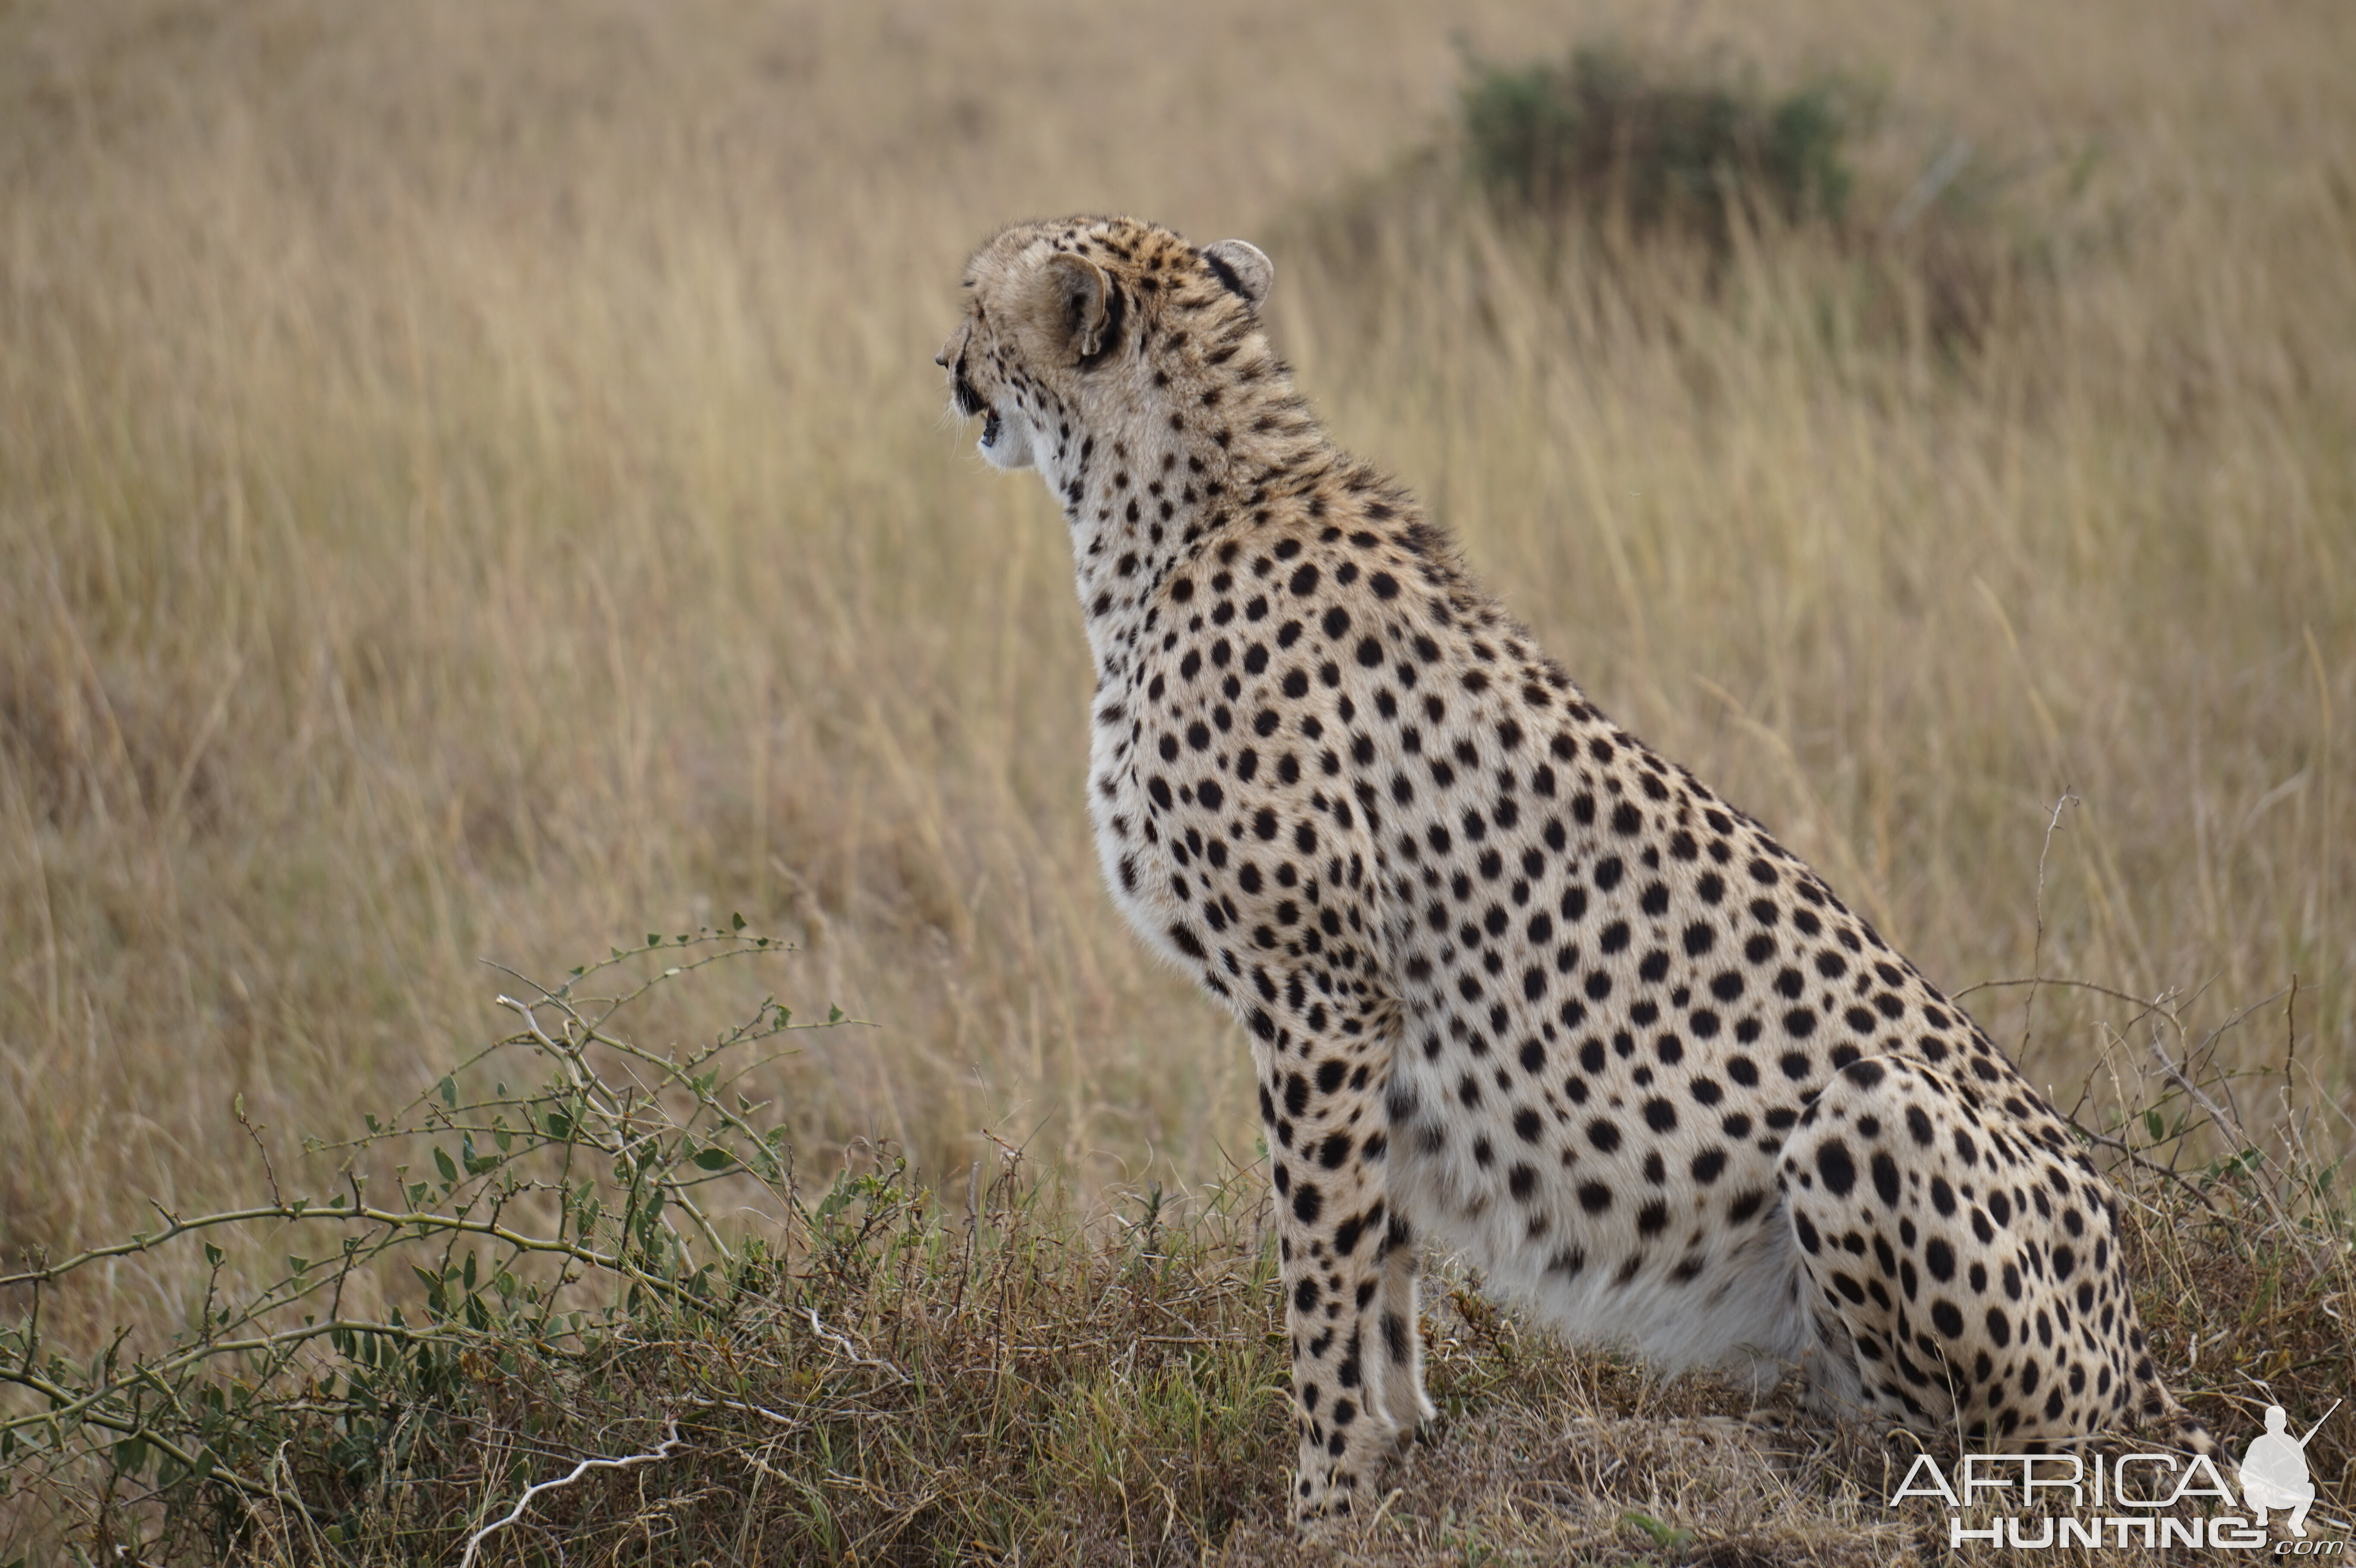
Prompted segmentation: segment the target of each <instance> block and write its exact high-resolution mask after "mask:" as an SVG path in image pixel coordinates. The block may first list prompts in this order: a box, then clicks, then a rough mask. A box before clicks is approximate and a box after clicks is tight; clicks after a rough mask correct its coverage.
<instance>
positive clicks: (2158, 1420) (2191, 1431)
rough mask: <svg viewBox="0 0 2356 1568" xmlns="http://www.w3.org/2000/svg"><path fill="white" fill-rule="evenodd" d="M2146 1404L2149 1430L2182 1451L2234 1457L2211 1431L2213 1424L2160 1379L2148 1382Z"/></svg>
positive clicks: (2144, 1393) (2201, 1454) (2226, 1457)
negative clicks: (2193, 1411)
mask: <svg viewBox="0 0 2356 1568" xmlns="http://www.w3.org/2000/svg"><path fill="white" fill-rule="evenodd" d="M2142 1407H2143V1416H2144V1425H2145V1427H2146V1428H2147V1430H2149V1431H2152V1432H2156V1433H2158V1434H2159V1435H2161V1437H2162V1438H2164V1439H2165V1440H2166V1441H2167V1442H2168V1443H2169V1445H2172V1446H2173V1447H2175V1448H2176V1449H2178V1450H2179V1451H2180V1452H2182V1453H2186V1454H2197V1455H2200V1456H2201V1457H2203V1458H2207V1459H2224V1460H2227V1461H2229V1462H2230V1460H2231V1458H2232V1456H2230V1455H2228V1454H2227V1453H2226V1452H2225V1450H2224V1447H2223V1445H2221V1444H2220V1443H2219V1442H2218V1441H2217V1435H2216V1434H2215V1433H2213V1432H2211V1431H2210V1430H2209V1424H2208V1423H2207V1422H2205V1421H2203V1420H2201V1418H2200V1417H2199V1416H2197V1415H2195V1414H2193V1413H2191V1412H2190V1411H2189V1410H2187V1409H2185V1408H2184V1405H2183V1403H2182V1402H2181V1401H2179V1399H2178V1398H2177V1397H2176V1396H2175V1395H2174V1394H2172V1393H2170V1392H2169V1391H2168V1388H2167V1386H2166V1385H2165V1384H2163V1383H2161V1382H2160V1381H2159V1380H2158V1378H2153V1379H2151V1380H2149V1381H2147V1382H2146V1383H2145V1384H2144V1391H2143V1400H2142Z"/></svg>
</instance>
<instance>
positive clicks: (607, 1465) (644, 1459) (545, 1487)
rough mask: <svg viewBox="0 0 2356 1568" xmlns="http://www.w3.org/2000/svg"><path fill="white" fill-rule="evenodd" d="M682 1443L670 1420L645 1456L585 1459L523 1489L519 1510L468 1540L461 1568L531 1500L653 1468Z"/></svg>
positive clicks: (520, 1514) (467, 1566) (470, 1567)
mask: <svg viewBox="0 0 2356 1568" xmlns="http://www.w3.org/2000/svg"><path fill="white" fill-rule="evenodd" d="M681 1441H682V1440H681V1438H680V1435H679V1423H678V1422H676V1421H673V1420H669V1419H666V1420H665V1421H664V1422H663V1440H662V1442H661V1443H660V1444H659V1445H656V1446H655V1447H653V1448H650V1449H648V1450H647V1452H645V1453H643V1454H631V1455H626V1456H624V1457H622V1458H619V1459H584V1460H582V1461H581V1463H579V1464H578V1465H575V1466H573V1468H572V1470H571V1471H570V1472H569V1473H567V1474H565V1475H562V1476H560V1477H557V1478H556V1479H555V1480H552V1481H538V1482H535V1483H533V1484H532V1485H530V1486H529V1487H526V1488H524V1489H523V1496H521V1497H519V1498H518V1499H516V1505H515V1507H513V1508H511V1509H509V1510H508V1511H507V1513H506V1515H505V1516H504V1517H502V1518H499V1519H495V1520H492V1521H491V1522H490V1523H488V1524H487V1525H485V1526H483V1528H482V1529H480V1530H478V1531H475V1533H474V1534H473V1535H471V1536H469V1537H467V1539H466V1551H465V1552H463V1553H462V1554H461V1555H460V1556H459V1558H458V1568H474V1563H475V1553H476V1552H477V1550H478V1549H480V1547H481V1546H482V1544H483V1542H484V1541H485V1540H487V1538H488V1537H490V1536H491V1535H492V1534H494V1533H496V1532H497V1531H502V1530H505V1529H506V1528H507V1527H508V1526H509V1525H511V1524H513V1523H515V1522H516V1520H519V1519H521V1518H522V1517H523V1515H524V1510H525V1509H528V1508H530V1506H531V1499H534V1498H536V1497H538V1496H539V1495H540V1494H541V1493H542V1492H552V1491H554V1490H555V1489H556V1488H559V1487H569V1486H571V1485H572V1484H573V1482H575V1481H577V1480H579V1479H580V1478H581V1477H584V1476H585V1475H587V1474H588V1473H589V1472H590V1471H592V1470H626V1469H629V1468H631V1467H633V1466H637V1465H651V1464H653V1463H654V1462H655V1461H656V1460H658V1459H667V1458H669V1457H670V1452H671V1450H672V1449H674V1448H677V1447H678V1446H680V1443H681Z"/></svg>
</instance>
